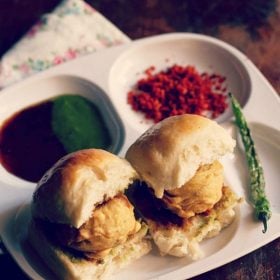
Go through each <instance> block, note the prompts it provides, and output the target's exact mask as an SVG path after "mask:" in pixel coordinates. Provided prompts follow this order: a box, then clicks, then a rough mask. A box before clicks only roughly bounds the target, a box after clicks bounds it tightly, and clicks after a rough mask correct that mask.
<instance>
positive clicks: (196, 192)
mask: <svg viewBox="0 0 280 280" xmlns="http://www.w3.org/2000/svg"><path fill="white" fill-rule="evenodd" d="M222 187H223V166H222V165H221V164H220V163H219V162H218V161H214V162H213V163H212V164H206V165H203V166H201V167H200V168H199V169H198V171H197V172H196V174H195V175H194V176H193V177H192V179H191V180H190V181H188V182H187V183H186V184H185V185H183V186H182V187H181V188H177V189H175V190H170V191H168V192H165V195H164V197H163V200H164V202H165V203H166V205H167V207H168V208H169V209H170V210H172V211H173V212H174V213H176V214H177V215H178V216H180V217H183V218H189V217H192V216H194V215H195V214H198V213H202V212H204V211H206V210H208V209H211V208H212V207H213V205H214V204H215V203H216V202H218V201H219V200H220V198H221V197H222Z"/></svg>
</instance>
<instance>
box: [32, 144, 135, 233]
mask: <svg viewBox="0 0 280 280" xmlns="http://www.w3.org/2000/svg"><path fill="white" fill-rule="evenodd" d="M136 178H137V173H136V171H135V170H134V169H133V167H132V166H131V165H130V164H129V163H128V162H127V161H126V160H125V159H122V158H120V157H118V156H116V155H113V154H111V153H109V152H106V151H104V150H98V149H87V150H81V151H78V152H75V153H72V154H69V155H67V156H65V157H63V158H62V159H61V160H60V161H58V162H57V163H56V164H55V165H54V166H53V167H52V168H51V169H50V170H49V171H48V172H47V173H46V174H45V175H44V176H43V178H42V179H41V180H40V181H39V183H38V185H37V188H36V190H35V192H34V195H33V203H32V215H33V216H34V217H38V218H41V219H45V220H49V221H51V222H55V223H63V224H69V225H71V226H73V227H75V228H79V227H80V226H81V225H82V224H84V223H85V222H86V221H87V220H88V219H89V218H90V217H91V215H92V212H93V210H94V209H95V207H96V205H98V204H101V203H102V202H104V200H108V199H110V198H113V197H114V196H115V195H117V194H118V193H121V192H123V191H124V190H125V189H126V188H127V187H128V186H129V184H130V183H131V182H132V181H133V180H134V179H136Z"/></svg>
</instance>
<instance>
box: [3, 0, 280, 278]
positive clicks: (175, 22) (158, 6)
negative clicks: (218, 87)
mask: <svg viewBox="0 0 280 280" xmlns="http://www.w3.org/2000/svg"><path fill="white" fill-rule="evenodd" d="M59 2H60V1H59V0H48V1H44V0H36V1H34V0H33V1H32V0H21V1H17V0H1V1H0V56H1V55H2V54H3V53H4V52H5V51H6V50H7V49H8V48H9V47H11V46H12V44H13V43H14V42H16V41H17V40H18V39H19V38H20V36H22V35H23V34H24V33H25V32H26V31H27V30H28V29H29V28H30V26H32V24H33V23H35V22H36V20H38V19H39V17H40V16H41V15H42V14H43V13H46V12H49V11H51V10H52V9H53V8H54V7H55V5H56V4H57V3H59ZM87 2H88V3H89V4H90V5H92V6H93V7H95V8H96V9H98V10H99V11H100V12H101V13H102V14H103V15H105V16H106V17H107V18H108V19H110V20H111V21H112V22H113V23H114V24H115V25H116V26H117V27H119V28H120V29H121V30H122V31H123V32H124V33H126V34H127V35H128V36H129V37H130V38H132V39H138V38H142V37H147V36H151V35H156V34H163V33H169V32H176V31H177V32H178V31H180V32H196V33H202V34H207V35H210V36H214V37H216V38H219V39H221V40H224V41H226V42H228V43H230V44H232V45H233V46H235V47H237V48H238V49H239V50H241V51H242V52H243V53H245V54H246V55H247V56H248V57H249V58H250V59H251V60H252V61H253V62H254V63H255V64H256V65H257V66H258V68H259V69H260V70H261V71H262V73H263V74H264V75H265V76H266V78H267V79H268V80H269V81H270V82H271V84H272V85H273V86H274V88H275V89H276V90H277V92H278V93H280V3H279V2H280V1H279V2H278V3H277V2H276V1H269V0H266V1H256V0H248V1H242V0H223V1H222V0H215V1H207V0H188V1H184V0H164V1H160V0H142V1H141V0H138V1H137V0H127V1H124V0H117V1H116V0H115V1H112V0H96V1H94V0H87ZM240 242H242V241H240ZM0 267H1V275H2V276H3V272H4V274H5V275H7V277H6V279H25V278H26V277H25V276H24V275H23V274H22V272H21V271H20V270H19V269H18V268H17V266H16V265H15V264H14V262H13V260H12V259H11V258H10V257H9V255H1V256H0ZM1 279H2V277H1ZM3 279H4V278H3ZM193 279H195V280H202V279H207V280H211V279H228V280H230V279H246V280H247V279H248V280H251V279H280V239H277V240H275V241H273V242H271V243H270V244H268V245H266V246H264V247H262V248H260V249H258V250H256V251H254V252H252V253H250V254H248V255H246V256H244V257H242V258H240V259H237V260H235V261H233V262H231V263H229V264H227V265H224V266H222V267H220V268H217V269H215V270H212V271H210V272H207V273H205V274H202V275H200V276H197V277H195V278H193Z"/></svg>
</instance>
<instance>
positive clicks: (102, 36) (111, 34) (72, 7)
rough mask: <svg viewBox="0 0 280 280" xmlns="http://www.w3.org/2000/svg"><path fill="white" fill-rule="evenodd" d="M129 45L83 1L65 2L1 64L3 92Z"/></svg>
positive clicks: (110, 24) (117, 30) (21, 41)
mask: <svg viewBox="0 0 280 280" xmlns="http://www.w3.org/2000/svg"><path fill="white" fill-rule="evenodd" d="M126 42H129V38H128V37H127V36H126V35H125V34H124V33H122V32H121V31H120V30H119V29H117V28H116V27H115V26H114V25H113V24H112V23H111V22H110V21H108V20H107V19H106V18H105V17H103V16H102V15H101V14H100V13H98V12H97V11H96V10H94V9H93V8H92V7H91V6H89V5H88V4H87V3H85V2H84V1H82V0H64V1H63V2H62V3H61V4H60V5H59V6H58V7H57V8H56V9H55V10H54V11H53V12H52V13H51V14H46V15H44V16H43V17H42V18H41V20H40V21H39V22H38V23H37V24H36V25H35V26H33V27H32V28H31V30H30V31H29V32H28V33H27V34H26V36H24V38H23V39H21V40H20V41H19V42H18V43H17V44H16V45H15V46H14V47H13V48H12V49H11V50H10V51H8V52H7V53H6V54H5V55H4V56H3V57H2V60H1V61H0V89H1V88H4V87H5V86H8V85H10V84H12V83H14V82H16V81H19V80H21V79H23V78H25V77H27V76H30V75H31V74H34V73H36V72H39V71H42V70H44V69H47V68H49V67H51V66H54V65H57V64H60V63H63V62H65V61H68V60H71V59H74V58H76V57H79V56H81V55H84V54H88V53H91V52H94V51H97V50H100V49H102V48H106V47H110V46H113V45H118V44H122V43H126Z"/></svg>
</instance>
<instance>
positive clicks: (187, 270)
mask: <svg viewBox="0 0 280 280" xmlns="http://www.w3.org/2000/svg"><path fill="white" fill-rule="evenodd" d="M167 59H168V62H167ZM173 63H179V64H182V63H184V64H193V65H195V66H196V67H197V68H198V69H199V70H200V71H207V72H210V71H213V72H217V73H219V74H222V75H225V76H226V77H227V83H228V85H227V87H228V89H229V90H230V91H231V92H232V93H234V94H235V95H236V96H237V97H238V99H239V101H240V102H241V104H242V105H243V109H244V113H245V115H246V118H247V120H248V121H249V123H250V126H251V128H252V133H253V136H254V139H255V143H256V147H257V151H258V152H259V157H260V159H261V161H262V164H263V167H264V172H265V178H266V185H267V189H266V191H267V195H268V197H269V199H270V201H271V205H272V211H273V214H272V218H271V219H270V221H269V224H268V231H267V233H266V234H263V233H262V224H261V223H258V222H256V221H255V220H254V219H253V212H252V207H251V206H250V205H249V203H248V197H247V191H246V186H247V185H248V176H247V171H246V168H247V167H246V161H245V158H244V154H243V150H242V148H240V147H237V148H236V150H235V157H234V158H232V159H229V158H225V159H224V160H223V164H224V167H225V178H226V181H227V182H228V183H229V184H230V185H231V186H232V188H233V189H234V190H235V191H236V192H237V193H238V194H239V195H240V196H243V197H245V202H244V203H243V204H242V205H241V206H240V207H239V208H238V209H237V218H236V220H235V222H234V223H233V224H232V225H231V226H230V227H228V228H227V229H225V230H224V231H223V232H222V233H221V234H220V235H219V236H217V237H216V238H213V239H210V240H207V241H204V242H202V248H203V250H204V252H205V257H204V258H203V259H201V260H199V261H196V262H192V261H190V260H188V259H186V258H182V259H178V258H173V257H160V256H158V254H157V252H156V251H152V252H151V253H150V254H149V255H147V256H145V257H143V258H141V259H140V260H138V261H136V262H135V263H133V264H132V265H131V266H129V267H127V268H126V269H124V270H122V271H120V273H119V274H117V275H115V276H114V279H132V278H133V279H135V280H137V279H141V280H143V279H186V278H189V277H192V276H195V275H198V274H200V273H203V272H206V271H209V270H210V269H213V268H216V267H218V266H221V265H223V264H225V263H227V262H230V261H232V260H234V259H236V258H239V257H241V256H243V255H245V254H247V253H249V252H251V251H253V250H255V249H257V248H259V247H261V246H263V245H265V244H267V243H268V242H270V241H272V240H274V239H275V238H277V237H279V236H280V224H279V219H280V194H279V191H278V185H279V184H278V182H279V172H278V169H277V168H279V166H280V147H279V146H280V132H279V130H280V123H279V120H280V104H279V97H278V96H277V94H276V92H275V91H274V90H273V88H272V87H271V86H270V85H269V83H268V82H267V80H266V79H265V78H264V77H263V76H262V74H261V73H260V72H259V71H258V70H257V68H256V67H255V66H254V65H253V64H252V63H251V61H250V60H249V59H248V58H247V57H245V56H244V55H243V54H242V53H240V52H239V51H238V50H236V49H234V48H233V47H231V46H229V45H227V44H225V43H223V42H221V41H219V40H216V39H213V38H209V37H207V36H203V35H194V34H187V33H185V34H167V35H161V36H156V37H151V38H146V39H141V40H138V41H134V42H131V43H129V44H126V45H123V46H119V47H114V48H111V49H107V50H104V51H100V52H98V53H95V54H92V55H88V56H85V57H82V58H79V59H77V60H74V61H71V62H68V63H65V64H63V65H59V66H57V67H54V68H52V69H50V70H47V71H45V72H43V73H40V74H37V75H36V76H34V77H31V78H29V79H27V80H25V81H23V82H21V83H18V84H16V85H14V86H11V87H9V88H7V89H5V90H4V91H2V92H1V94H0V104H5V106H1V107H0V123H1V121H3V120H4V119H6V118H7V117H9V116H10V115H11V114H12V113H14V112H16V111H17V110H19V109H21V108H24V107H26V106H27V105H29V104H32V103H36V102H39V101H42V100H45V99H48V98H50V97H51V96H54V95H56V94H62V93H65V91H66V90H67V91H69V90H70V91H72V92H73V91H75V92H73V93H79V92H80V91H81V92H84V86H85V85H84V83H83V82H81V81H85V83H86V84H91V85H92V86H93V87H95V88H96V86H97V88H98V89H100V90H101V91H103V92H105V93H106V94H107V95H108V97H109V99H110V100H111V102H112V104H111V103H110V101H108V104H107V105H106V104H105V105H101V107H102V108H103V106H105V107H109V108H111V107H110V106H114V107H115V109H116V112H114V113H113V119H115V120H116V124H115V126H114V129H116V131H119V133H120V135H119V140H117V142H116V143H115V144H116V147H117V149H118V150H120V152H119V154H120V155H121V156H123V155H124V153H125V151H126V150H127V148H128V147H129V145H130V144H131V143H132V142H133V141H134V140H135V139H136V138H137V137H138V136H139V135H140V134H141V133H142V132H143V131H145V130H146V129H147V128H148V127H149V126H150V125H151V123H149V122H147V121H143V117H142V116H141V115H140V114H138V113H135V112H133V111H132V110H131V109H130V107H129V106H128V104H127V102H126V94H127V91H128V89H129V88H130V87H131V86H132V85H133V84H134V83H135V82H136V81H137V80H138V79H139V77H140V75H139V73H141V72H142V71H143V70H145V69H146V68H148V67H149V66H151V65H155V66H156V68H157V69H158V70H160V69H162V68H164V67H167V66H170V65H171V64H173ZM63 79H64V80H63ZM65 79H66V80H65ZM44 81H52V82H45V83H44ZM54 81H55V82H54ZM63 81H64V82H63ZM75 81H78V82H77V83H76V82H75ZM42 83H43V84H44V86H39V85H42ZM68 84H73V87H70V88H69V87H66V88H65V86H67V85H68ZM62 89H63V91H64V89H65V91H64V92H63V91H62ZM85 94H86V95H87V96H88V97H90V95H91V93H90V92H89V93H85ZM105 99H106V98H105ZM106 102H107V101H106ZM106 102H105V103H106ZM101 103H102V102H101ZM105 107H104V108H105ZM104 110H105V109H104ZM113 111H114V110H113ZM117 114H118V115H119V116H120V118H118V116H117ZM230 118H231V111H230V110H228V111H227V112H226V113H225V114H223V115H222V116H221V117H220V118H219V119H218V121H219V122H221V123H222V124H223V125H224V126H225V127H226V128H227V129H229V130H230V131H231V133H233V134H234V136H236V130H235V128H234V126H233V125H232V123H231V122H230ZM118 127H119V129H118ZM122 129H123V131H122ZM268 135H269V137H268ZM0 175H1V176H0V230H1V231H0V232H1V236H2V239H3V241H4V243H5V245H6V247H7V249H8V250H9V251H10V253H11V255H12V256H13V257H14V259H15V261H16V262H17V263H18V264H19V266H20V267H21V268H22V270H23V271H24V272H25V273H26V274H27V275H28V276H29V277H31V278H32V279H43V278H47V279H52V276H50V275H49V272H48V269H47V268H46V266H45V265H44V264H43V263H42V262H41V261H40V260H39V259H38V258H37V257H36V255H34V254H33V253H32V251H30V249H29V248H28V246H26V243H25V242H24V238H25V234H26V226H27V223H28V219H29V208H28V206H26V207H23V208H22V205H28V203H29V202H30V200H31V197H32V193H33V190H34V187H35V185H34V184H32V183H28V182H26V181H24V180H21V179H19V178H16V177H15V176H13V175H11V174H9V173H8V172H7V171H6V170H5V169H4V168H2V167H0Z"/></svg>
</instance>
